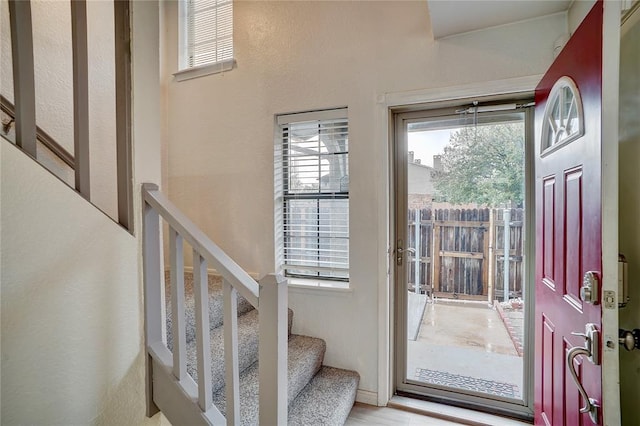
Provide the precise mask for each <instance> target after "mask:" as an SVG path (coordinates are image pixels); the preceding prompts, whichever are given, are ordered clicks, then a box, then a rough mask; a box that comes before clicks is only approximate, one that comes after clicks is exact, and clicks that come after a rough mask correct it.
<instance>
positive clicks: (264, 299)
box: [142, 183, 288, 425]
mask: <svg viewBox="0 0 640 426" xmlns="http://www.w3.org/2000/svg"><path fill="white" fill-rule="evenodd" d="M142 201H143V215H144V218H143V268H144V269H143V271H144V291H145V339H146V348H147V354H148V356H147V415H149V416H151V415H153V414H154V413H155V412H157V411H158V410H159V409H161V410H162V411H163V412H164V414H165V415H166V416H167V417H168V418H169V420H170V421H172V422H177V423H184V422H185V421H186V422H195V421H197V423H201V424H221V423H226V424H227V425H235V424H240V422H241V419H240V401H239V374H240V372H239V364H238V321H237V296H238V294H240V295H241V296H243V297H244V298H245V299H246V300H247V301H248V302H249V303H251V304H252V305H253V306H254V307H255V308H256V309H257V310H258V315H259V316H258V319H259V355H258V359H259V372H258V374H259V389H260V395H259V409H260V413H259V419H260V424H269V425H285V424H286V423H287V339H288V326H287V323H288V318H287V283H286V280H285V279H284V278H283V277H281V276H275V275H268V276H266V277H265V278H263V279H262V280H260V284H258V283H257V282H256V281H255V280H254V279H253V278H251V276H250V275H249V274H248V273H247V272H246V271H244V270H243V269H242V268H241V267H240V266H238V264H236V263H235V262H234V261H233V260H232V259H231V258H230V257H229V256H228V255H227V254H226V253H225V252H224V251H222V249H220V248H219V247H218V246H217V245H216V244H215V243H214V242H213V241H211V240H210V239H209V237H207V236H206V235H205V234H204V233H203V232H202V231H201V230H200V229H198V227H197V226H196V225H195V224H194V223H193V222H191V221H190V220H189V219H188V218H187V217H186V216H185V215H184V214H183V213H182V212H180V210H178V208H177V207H175V206H174V205H173V204H172V203H171V202H170V201H169V200H168V199H167V198H166V197H165V196H164V195H163V194H162V193H161V192H160V191H159V189H158V186H157V185H154V184H148V183H145V184H143V185H142ZM161 217H162V219H164V220H165V222H167V224H168V225H169V248H170V257H169V258H170V262H171V285H172V286H173V291H172V292H171V298H172V300H171V304H172V316H173V318H172V336H173V354H171V353H170V352H169V349H168V348H167V346H166V339H165V337H164V333H165V330H164V321H163V318H162V312H163V309H164V303H165V301H164V297H163V294H162V287H163V284H162V283H163V274H162V268H161V258H162V257H161V256H162V245H161V242H160V229H161V228H160V218H161ZM183 241H186V242H187V243H188V244H189V245H191V247H192V248H193V259H194V265H193V270H194V277H193V278H194V282H193V291H194V296H195V308H196V324H195V326H196V343H197V365H198V383H197V384H196V383H195V382H194V380H193V379H192V378H191V376H189V374H187V372H186V362H187V360H186V341H185V332H184V321H185V317H184V282H183V275H184V263H183ZM207 265H211V266H213V267H215V269H216V270H217V271H218V273H219V274H220V275H222V278H223V294H224V321H223V327H224V341H225V386H226V401H227V404H226V407H227V408H226V414H227V416H226V419H225V417H223V416H222V414H221V413H220V411H219V410H218V409H217V407H215V406H214V405H213V403H212V394H211V383H212V377H211V368H210V365H211V364H210V363H211V359H210V352H209V308H208V303H209V297H208V278H207ZM227 349H229V350H227ZM159 405H162V406H159ZM169 411H170V412H169Z"/></svg>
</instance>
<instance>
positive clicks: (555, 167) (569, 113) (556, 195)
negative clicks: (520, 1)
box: [534, 1, 604, 426]
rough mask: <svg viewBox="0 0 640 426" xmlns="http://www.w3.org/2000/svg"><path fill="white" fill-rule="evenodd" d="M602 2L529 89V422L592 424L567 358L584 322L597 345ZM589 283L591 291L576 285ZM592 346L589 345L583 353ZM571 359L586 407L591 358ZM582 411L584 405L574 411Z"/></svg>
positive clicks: (597, 375) (596, 387)
mask: <svg viewBox="0 0 640 426" xmlns="http://www.w3.org/2000/svg"><path fill="white" fill-rule="evenodd" d="M603 7H604V4H603V2H602V1H599V2H597V3H596V4H595V5H594V7H593V9H592V10H591V11H590V12H589V14H588V15H587V17H586V18H585V19H584V21H583V22H582V24H581V25H580V27H579V28H578V29H577V30H576V32H575V33H574V34H573V36H572V37H571V39H570V40H569V42H568V43H567V45H566V46H565V47H564V49H563V50H562V52H561V53H560V55H559V56H558V57H557V58H556V60H555V61H554V63H553V65H552V66H551V67H550V68H549V70H548V71H547V73H546V74H545V76H544V77H543V79H542V80H541V81H540V83H539V85H538V87H537V88H536V93H535V100H536V138H535V139H536V152H535V158H536V160H535V169H536V281H535V294H536V309H535V351H536V354H535V395H534V408H535V423H536V424H540V425H544V424H547V425H569V426H572V425H583V424H584V425H590V424H602V412H601V410H600V409H599V408H593V409H591V412H590V413H589V412H585V413H581V412H580V410H581V408H583V407H588V404H587V403H586V400H585V398H584V397H583V396H581V395H580V393H579V391H578V386H577V385H576V383H575V382H576V381H575V380H574V379H573V378H572V373H571V371H570V370H571V369H570V368H569V363H568V362H567V357H568V355H570V354H572V353H574V352H576V351H573V352H570V351H571V349H572V348H574V347H584V346H585V338H584V337H582V336H576V335H572V333H585V327H586V325H587V324H593V326H592V328H593V329H594V330H596V334H595V335H594V338H593V347H594V350H593V351H599V352H600V353H601V350H602V338H601V337H600V336H601V335H602V333H601V332H602V303H601V302H602V300H601V285H599V284H601V283H602V212H601V210H602V209H601V208H602V204H601V203H602V201H601V188H602V184H601V175H602V169H601V167H602V166H601V164H602V162H601V145H602V141H601V138H602V136H601V135H602V133H601V132H602V62H603V61H602V43H603V42H602V35H603V30H602V29H603ZM585 276H586V278H587V281H589V282H591V283H592V290H591V293H592V294H593V296H592V298H590V297H589V290H588V289H583V290H582V294H581V287H583V281H584V279H585ZM593 351H592V352H593ZM593 361H594V362H592V361H591V360H589V359H588V357H587V355H586V354H584V353H583V354H579V355H577V356H575V357H574V358H573V361H572V362H571V364H572V366H573V368H575V373H576V375H577V378H578V379H579V382H580V383H582V385H583V386H584V390H585V392H586V394H588V397H589V398H590V399H591V400H592V402H593V406H601V405H602V400H603V394H602V382H601V371H602V370H601V369H602V365H601V364H602V363H601V360H598V359H595V360H593ZM583 411H584V410H583Z"/></svg>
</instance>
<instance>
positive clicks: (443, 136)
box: [408, 129, 458, 167]
mask: <svg viewBox="0 0 640 426" xmlns="http://www.w3.org/2000/svg"><path fill="white" fill-rule="evenodd" d="M457 130H458V129H443V130H425V131H423V132H409V140H408V142H409V151H413V152H414V159H419V160H422V164H426V165H428V166H431V167H433V156H434V155H437V154H442V152H443V151H444V147H445V146H446V145H447V144H448V143H449V137H450V136H451V133H453V132H455V131H457Z"/></svg>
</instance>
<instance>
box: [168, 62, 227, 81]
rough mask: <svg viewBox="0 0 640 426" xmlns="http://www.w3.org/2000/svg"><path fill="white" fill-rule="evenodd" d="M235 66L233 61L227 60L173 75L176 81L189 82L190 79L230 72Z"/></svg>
mask: <svg viewBox="0 0 640 426" xmlns="http://www.w3.org/2000/svg"><path fill="white" fill-rule="evenodd" d="M235 66H236V60H235V59H228V60H226V61H222V62H216V63H213V64H207V65H200V66H199V67H193V68H187V69H184V70H180V71H178V72H176V73H174V74H173V76H174V77H175V79H176V81H184V80H191V79H192V78H198V77H204V76H205V75H209V74H219V73H222V72H225V71H231V70H232V69H233V68H235Z"/></svg>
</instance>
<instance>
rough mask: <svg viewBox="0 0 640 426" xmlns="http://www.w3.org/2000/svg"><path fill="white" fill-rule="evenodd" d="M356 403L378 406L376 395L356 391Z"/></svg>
mask: <svg viewBox="0 0 640 426" xmlns="http://www.w3.org/2000/svg"><path fill="white" fill-rule="evenodd" d="M356 402H361V403H363V404H368V405H375V406H377V405H378V393H377V392H371V391H366V390H362V389H358V391H357V392H356Z"/></svg>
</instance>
